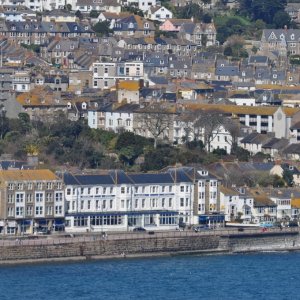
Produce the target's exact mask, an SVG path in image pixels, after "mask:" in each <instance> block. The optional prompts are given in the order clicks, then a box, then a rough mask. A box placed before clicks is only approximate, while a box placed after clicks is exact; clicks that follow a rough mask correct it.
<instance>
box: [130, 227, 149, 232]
mask: <svg viewBox="0 0 300 300" xmlns="http://www.w3.org/2000/svg"><path fill="white" fill-rule="evenodd" d="M133 231H139V232H142V231H146V229H145V228H144V227H135V228H133Z"/></svg>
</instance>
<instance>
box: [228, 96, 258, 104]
mask: <svg viewBox="0 0 300 300" xmlns="http://www.w3.org/2000/svg"><path fill="white" fill-rule="evenodd" d="M228 100H229V101H230V102H232V103H235V104H236V105H243V106H256V103H255V98H254V97H251V96H249V95H248V94H234V95H232V96H230V97H229V98H228Z"/></svg>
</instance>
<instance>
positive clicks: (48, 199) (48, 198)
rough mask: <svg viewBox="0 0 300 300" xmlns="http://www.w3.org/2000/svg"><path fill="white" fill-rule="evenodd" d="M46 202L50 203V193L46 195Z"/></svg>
mask: <svg viewBox="0 0 300 300" xmlns="http://www.w3.org/2000/svg"><path fill="white" fill-rule="evenodd" d="M46 201H47V202H50V201H52V193H46Z"/></svg>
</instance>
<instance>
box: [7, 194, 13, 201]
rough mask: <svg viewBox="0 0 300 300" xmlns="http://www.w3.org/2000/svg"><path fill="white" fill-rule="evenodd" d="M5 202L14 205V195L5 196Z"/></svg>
mask: <svg viewBox="0 0 300 300" xmlns="http://www.w3.org/2000/svg"><path fill="white" fill-rule="evenodd" d="M7 202H8V203H14V195H13V194H8V195H7Z"/></svg>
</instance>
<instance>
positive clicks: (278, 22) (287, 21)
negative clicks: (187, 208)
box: [273, 11, 291, 28]
mask: <svg viewBox="0 0 300 300" xmlns="http://www.w3.org/2000/svg"><path fill="white" fill-rule="evenodd" d="M273 23H274V25H275V27H276V28H284V26H287V27H289V26H290V25H291V18H290V16H289V14H288V13H286V12H285V11H278V12H277V13H276V14H275V15H274V18H273Z"/></svg>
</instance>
